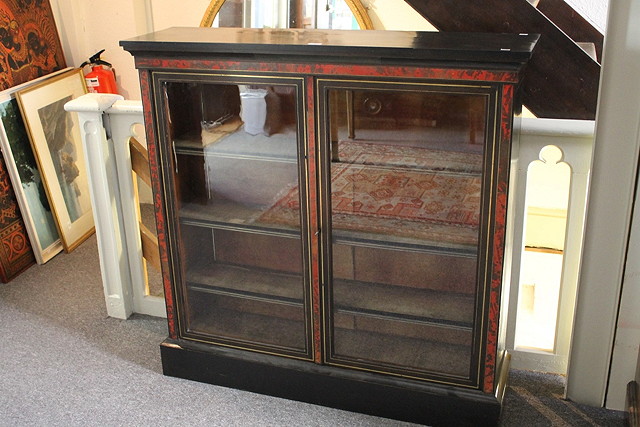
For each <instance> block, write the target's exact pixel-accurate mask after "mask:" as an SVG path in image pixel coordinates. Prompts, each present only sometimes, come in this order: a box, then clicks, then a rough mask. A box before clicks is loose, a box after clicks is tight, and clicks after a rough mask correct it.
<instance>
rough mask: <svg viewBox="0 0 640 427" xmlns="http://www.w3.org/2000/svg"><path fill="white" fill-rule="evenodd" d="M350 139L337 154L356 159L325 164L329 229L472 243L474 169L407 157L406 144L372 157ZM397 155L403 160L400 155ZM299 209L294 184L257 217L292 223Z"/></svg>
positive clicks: (476, 193) (477, 183)
mask: <svg viewBox="0 0 640 427" xmlns="http://www.w3.org/2000/svg"><path fill="white" fill-rule="evenodd" d="M352 145H354V144H348V145H347V147H348V148H349V150H350V151H348V150H343V151H341V157H340V158H341V160H342V161H346V160H347V159H349V160H358V161H359V162H358V163H356V164H352V163H343V162H341V163H332V165H331V167H332V174H331V175H332V178H331V201H332V214H333V216H332V221H333V224H332V225H333V228H334V229H338V230H346V231H355V232H360V233H367V234H377V235H387V236H388V235H393V236H400V237H410V238H414V239H419V240H426V241H431V242H434V241H436V242H449V243H455V244H463V245H475V244H477V241H478V222H479V211H480V187H481V178H480V176H479V175H477V174H469V173H461V172H451V171H449V170H446V169H445V166H446V165H450V164H451V163H449V161H448V160H443V159H440V160H439V161H438V159H436V158H437V157H438V155H439V154H437V155H434V156H433V157H434V160H429V159H424V158H418V157H415V156H414V157H409V156H408V155H407V152H408V151H406V150H405V152H404V153H400V151H402V150H401V149H403V148H406V147H390V148H385V147H384V146H382V149H383V150H384V153H385V154H384V155H381V156H378V157H376V156H375V155H373V154H372V153H370V152H363V151H358V147H351V146H352ZM387 147H388V146H387ZM396 148H398V150H395V149H396ZM418 150H419V149H418ZM446 153H450V152H446ZM454 154H455V155H456V156H457V155H459V154H460V153H454ZM401 155H402V156H404V158H405V160H404V161H400V160H401V158H400V156H401ZM407 158H408V160H407ZM459 159H460V162H458V163H457V166H460V167H462V166H464V167H465V168H467V169H468V168H469V167H470V166H471V162H465V161H464V159H463V158H462V156H459ZM365 162H366V163H365ZM383 162H384V163H383ZM427 163H428V166H430V167H427ZM438 163H439V164H438ZM382 164H384V166H382ZM400 165H402V166H403V167H400ZM438 166H441V168H440V169H439V168H438ZM434 169H435V170H434ZM299 210H300V206H299V194H298V189H297V187H296V188H292V189H290V190H289V191H288V192H287V194H286V195H284V196H283V197H282V198H280V199H279V200H278V201H277V202H276V203H275V204H274V205H273V206H271V207H270V208H269V209H268V210H267V211H266V212H265V213H263V214H262V215H261V216H260V217H259V219H258V221H259V222H262V223H270V224H282V225H293V224H298V223H299V215H300V214H299ZM370 237H372V236H370Z"/></svg>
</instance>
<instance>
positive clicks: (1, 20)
mask: <svg viewBox="0 0 640 427" xmlns="http://www.w3.org/2000/svg"><path fill="white" fill-rule="evenodd" d="M0 24H2V25H0V28H2V30H4V31H5V32H7V31H8V32H10V35H11V37H0V145H1V147H2V154H3V158H4V162H3V164H0V185H2V189H1V190H0V209H1V212H0V240H1V243H0V280H2V281H4V282H6V281H9V280H11V278H13V277H15V276H16V275H17V274H19V273H20V272H21V271H23V270H24V269H26V268H27V267H28V266H30V265H31V264H33V262H34V261H37V262H38V263H45V262H47V261H48V260H50V259H51V258H53V257H54V256H55V255H56V254H58V253H59V252H60V251H62V250H63V249H64V250H65V251H67V252H69V251H72V250H73V249H74V248H76V247H77V246H78V245H79V244H80V243H81V242H82V241H83V240H84V239H86V238H87V237H88V236H90V235H91V233H92V232H93V213H92V210H91V200H90V194H89V185H88V182H87V180H88V177H87V174H86V170H85V167H84V165H85V161H84V154H83V148H82V142H81V137H80V130H79V128H78V125H77V122H76V120H77V119H76V117H75V115H73V114H70V113H67V112H65V111H64V104H65V103H66V102H67V101H69V100H71V99H73V98H76V97H78V96H81V95H83V94H84V93H86V87H85V83H84V78H83V75H82V71H81V70H78V69H73V68H66V64H65V60H64V55H63V52H62V46H61V44H60V40H59V37H58V32H57V29H56V25H55V22H54V19H53V13H52V11H51V6H50V4H49V2H48V1H47V0H42V1H38V2H24V1H18V0H0ZM7 34H9V33H7ZM1 35H2V34H0V36H1ZM10 214H13V216H12V215H10Z"/></svg>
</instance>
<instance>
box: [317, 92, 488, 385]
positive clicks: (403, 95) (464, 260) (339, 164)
mask: <svg viewBox="0 0 640 427" xmlns="http://www.w3.org/2000/svg"><path fill="white" fill-rule="evenodd" d="M318 93H319V97H320V101H319V102H320V105H321V108H320V110H321V117H320V120H319V122H320V123H321V125H320V138H321V144H320V151H321V152H320V158H321V159H322V160H323V163H322V165H323V166H324V168H323V170H322V171H321V176H322V187H323V192H322V194H323V202H322V205H323V206H324V210H323V213H322V217H321V218H322V229H323V230H327V231H326V232H325V233H324V236H323V245H324V255H323V272H324V279H323V284H324V290H325V293H326V301H325V312H326V313H327V315H326V316H325V328H324V330H325V332H324V343H325V344H324V345H325V361H326V363H329V364H333V365H340V366H349V367H357V368H359V369H363V370H368V371H376V372H383V373H387V374H395V375H401V376H404V377H412V378H419V379H430V380H435V381H440V382H444V383H453V384H459V385H468V386H470V387H477V386H478V384H479V381H480V379H479V370H480V365H481V358H482V351H483V349H482V342H483V340H482V338H481V336H482V334H483V330H482V328H483V327H484V325H483V322H482V321H481V319H482V318H483V311H484V307H485V301H484V300H483V298H484V295H485V292H486V281H487V280H486V271H487V265H486V263H487V260H486V258H485V257H484V256H483V253H485V252H486V251H484V250H483V247H482V242H485V241H486V239H487V234H488V231H487V225H488V219H487V217H486V215H485V214H484V212H486V210H487V209H488V207H489V204H490V201H489V198H490V193H491V191H488V190H487V189H489V188H491V186H492V185H493V184H492V182H491V180H490V178H489V177H490V176H491V174H492V172H490V169H491V164H493V161H492V156H493V155H494V153H493V152H494V145H495V141H494V139H495V134H494V131H493V129H495V111H496V105H497V104H496V98H497V97H496V89H495V88H492V87H488V86H487V87H478V86H464V85H455V86H448V85H442V84H440V85H427V84H409V83H385V82H364V83H358V82H349V81H338V80H319V82H318Z"/></svg>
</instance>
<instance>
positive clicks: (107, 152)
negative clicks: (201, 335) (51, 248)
mask: <svg viewBox="0 0 640 427" xmlns="http://www.w3.org/2000/svg"><path fill="white" fill-rule="evenodd" d="M121 99H123V98H122V96H120V95H112V94H87V95H84V96H81V97H79V98H77V99H74V100H73V101H70V102H68V103H67V104H66V105H65V110H67V111H71V112H76V113H77V114H78V119H79V123H80V131H81V134H82V142H83V144H84V153H85V161H86V163H87V171H88V174H89V188H90V191H91V203H92V207H93V215H94V220H95V227H96V235H97V243H98V254H99V257H100V271H101V273H102V282H103V287H104V294H105V300H106V303H107V313H108V315H109V316H112V317H116V318H120V319H126V318H127V317H129V316H130V315H131V313H132V312H133V298H132V292H131V288H132V285H131V280H132V279H131V273H130V271H131V269H130V266H129V257H128V256H127V251H126V241H125V229H124V226H123V224H122V220H121V218H123V216H122V206H121V203H120V200H121V199H120V189H119V185H118V181H117V179H116V177H117V170H116V163H115V158H114V157H115V156H114V153H113V146H112V144H111V142H110V140H109V139H108V138H107V134H106V131H105V128H104V123H103V113H104V112H105V110H107V109H108V108H110V107H111V106H112V105H113V103H114V102H116V101H118V100H121Z"/></svg>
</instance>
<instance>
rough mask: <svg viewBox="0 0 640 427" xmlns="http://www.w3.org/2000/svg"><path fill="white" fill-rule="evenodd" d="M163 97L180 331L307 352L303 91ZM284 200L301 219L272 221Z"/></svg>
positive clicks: (185, 91) (187, 86)
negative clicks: (179, 261) (179, 272)
mask: <svg viewBox="0 0 640 427" xmlns="http://www.w3.org/2000/svg"><path fill="white" fill-rule="evenodd" d="M164 88H165V91H164V95H165V97H166V98H167V105H168V110H169V113H168V114H169V120H170V127H169V128H168V132H169V134H171V138H172V142H173V147H172V148H173V153H171V154H170V155H172V156H174V160H175V165H174V166H175V170H174V171H173V172H174V180H175V191H176V193H177V194H176V196H177V197H176V199H177V215H178V218H179V220H180V232H179V236H180V237H181V241H180V242H179V247H180V248H181V251H182V253H181V256H182V257H183V258H184V261H183V263H184V265H185V268H184V271H183V276H184V280H183V281H184V285H183V286H184V287H183V289H182V290H181V291H182V295H183V300H184V301H185V302H186V304H185V308H184V310H183V313H181V316H183V318H182V319H183V320H182V321H183V330H184V331H185V332H186V334H187V335H193V336H197V337H198V338H200V339H203V338H204V339H212V340H213V341H215V342H221V343H228V344H229V345H234V346H235V345H240V346H243V347H245V346H246V347H255V348H260V349H264V348H268V349H269V351H278V350H281V351H282V352H285V353H287V352H294V353H299V352H305V353H306V352H309V349H308V347H309V346H308V341H309V340H308V339H307V336H306V328H307V323H308V322H307V321H306V319H307V315H306V312H305V309H304V306H305V304H304V301H305V298H306V296H305V295H306V294H305V291H304V289H305V287H304V284H305V280H304V277H305V276H304V274H303V271H304V267H303V249H302V242H301V229H302V223H301V215H300V210H299V206H300V202H299V199H300V192H299V191H298V187H299V182H298V174H299V166H298V135H299V131H298V123H297V116H296V103H297V102H298V101H297V96H298V86H296V85H270V86H265V85H259V84H255V85H254V84H251V85H249V84H231V83H220V84H204V83H197V82H195V83H175V82H174V83H166V84H165V86H164ZM292 194H293V195H294V196H291V195H292ZM283 200H286V202H287V203H293V204H296V205H297V206H298V210H297V211H296V213H295V214H292V215H289V216H286V217H282V216H277V215H274V211H277V210H278V206H279V204H281V203H284V202H283ZM274 349H275V350H274Z"/></svg>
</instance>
